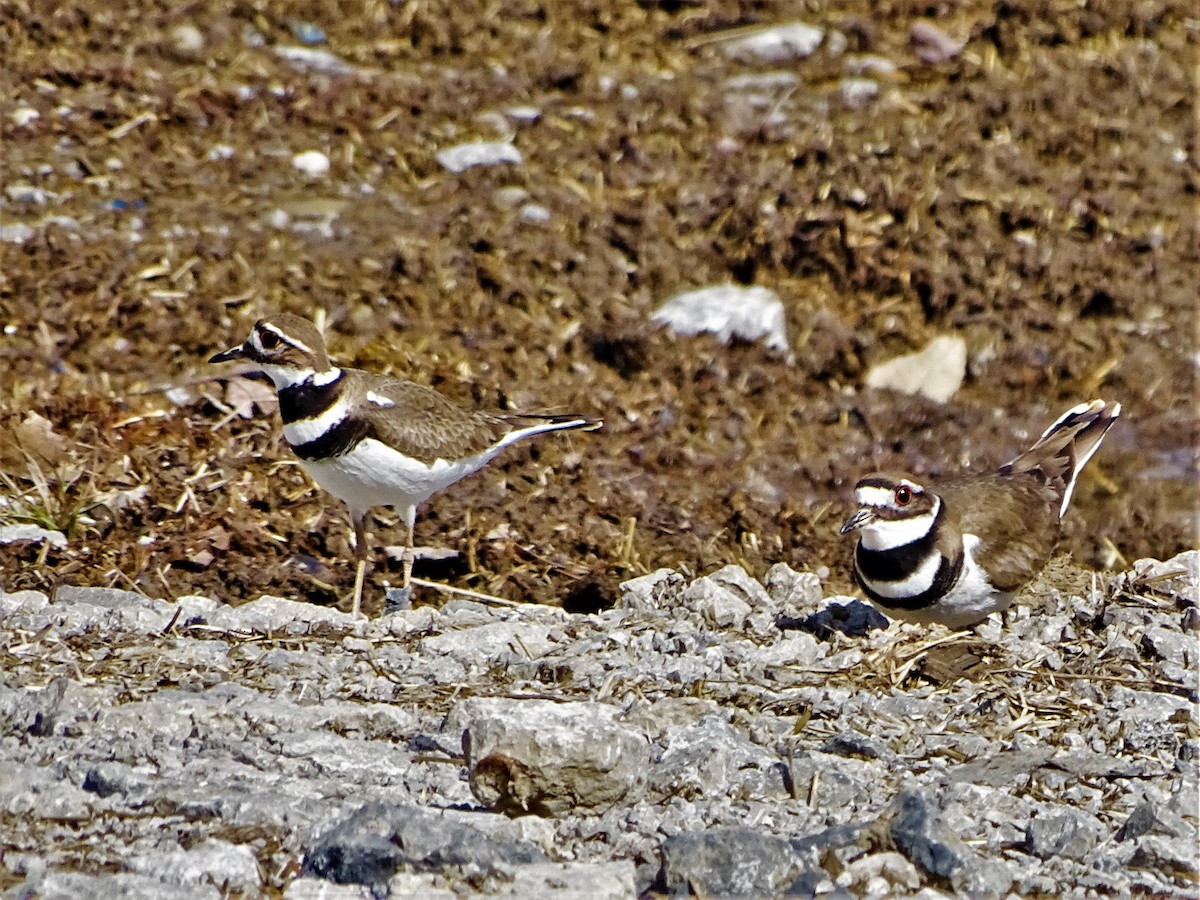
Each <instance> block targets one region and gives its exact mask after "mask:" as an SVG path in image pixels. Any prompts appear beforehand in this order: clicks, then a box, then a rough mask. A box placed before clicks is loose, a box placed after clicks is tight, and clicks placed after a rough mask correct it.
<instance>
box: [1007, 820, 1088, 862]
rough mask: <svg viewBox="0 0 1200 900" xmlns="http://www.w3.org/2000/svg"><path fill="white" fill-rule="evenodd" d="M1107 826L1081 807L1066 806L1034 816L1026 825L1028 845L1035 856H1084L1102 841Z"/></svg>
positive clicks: (1026, 841) (1081, 857)
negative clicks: (1053, 811) (1057, 810)
mask: <svg viewBox="0 0 1200 900" xmlns="http://www.w3.org/2000/svg"><path fill="white" fill-rule="evenodd" d="M1103 834H1104V826H1103V825H1101V824H1100V822H1099V821H1098V820H1097V819H1096V817H1095V816H1093V815H1090V814H1088V813H1086V812H1083V811H1082V810H1077V809H1063V810H1062V811H1061V812H1055V813H1051V814H1049V815H1041V816H1035V817H1034V818H1032V819H1030V820H1029V824H1028V825H1026V826H1025V847H1026V849H1027V850H1028V851H1029V852H1030V853H1032V854H1033V855H1034V856H1038V857H1041V858H1042V859H1050V858H1051V857H1056V856H1065V857H1067V858H1068V859H1084V858H1085V857H1086V856H1087V855H1088V854H1089V853H1091V852H1092V850H1093V848H1095V846H1096V845H1097V844H1098V843H1099V842H1100V839H1101V837H1102V836H1103Z"/></svg>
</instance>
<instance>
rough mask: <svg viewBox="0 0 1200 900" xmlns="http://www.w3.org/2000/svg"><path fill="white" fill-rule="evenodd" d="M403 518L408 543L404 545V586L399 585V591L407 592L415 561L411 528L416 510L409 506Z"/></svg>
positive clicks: (415, 516) (415, 520)
mask: <svg viewBox="0 0 1200 900" xmlns="http://www.w3.org/2000/svg"><path fill="white" fill-rule="evenodd" d="M404 518H405V523H406V524H407V525H408V541H407V542H406V543H405V545H404V584H403V585H401V590H406V591H407V590H409V587H410V582H411V581H412V570H413V563H414V562H415V561H416V559H417V553H416V550H415V549H414V548H413V526H414V525H416V523H417V508H416V507H415V506H410V507H409V508H408V509H407V510H405V511H404Z"/></svg>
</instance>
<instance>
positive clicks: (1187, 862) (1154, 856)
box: [1129, 834, 1200, 882]
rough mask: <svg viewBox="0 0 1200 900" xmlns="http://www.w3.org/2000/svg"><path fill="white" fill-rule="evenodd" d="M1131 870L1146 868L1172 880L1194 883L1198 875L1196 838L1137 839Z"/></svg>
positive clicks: (1154, 837) (1130, 863)
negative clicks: (1177, 879) (1184, 880)
mask: <svg viewBox="0 0 1200 900" xmlns="http://www.w3.org/2000/svg"><path fill="white" fill-rule="evenodd" d="M1129 865H1130V867H1132V868H1135V869H1139V868H1146V869H1152V870H1154V871H1157V872H1162V873H1164V874H1166V875H1168V876H1170V877H1173V878H1180V879H1186V880H1187V881H1191V882H1195V881H1196V876H1197V875H1200V859H1198V858H1197V853H1196V836H1195V834H1192V835H1191V836H1189V837H1186V838H1185V837H1166V836H1164V835H1157V834H1149V835H1146V836H1145V837H1141V838H1138V839H1137V843H1136V846H1135V848H1134V852H1133V855H1132V857H1131V858H1130V860H1129Z"/></svg>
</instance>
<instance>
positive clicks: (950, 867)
mask: <svg viewBox="0 0 1200 900" xmlns="http://www.w3.org/2000/svg"><path fill="white" fill-rule="evenodd" d="M883 821H885V822H886V833H887V836H888V838H889V840H890V842H891V844H892V845H893V846H894V847H895V848H896V850H898V851H899V852H900V853H902V854H903V855H904V856H905V857H906V858H907V859H908V860H909V861H910V862H911V863H913V864H914V865H915V866H917V868H919V869H921V870H922V871H924V872H925V873H926V874H927V875H930V876H932V877H933V878H934V879H936V880H938V881H940V882H943V883H948V884H949V885H950V886H951V887H953V888H954V890H956V891H959V892H962V893H966V894H970V895H971V896H978V897H1000V896H1003V895H1004V894H1005V893H1006V892H1007V891H1008V889H1009V888H1010V887H1011V886H1012V875H1011V874H1010V873H1009V872H1008V870H1007V867H1006V866H1005V865H1004V864H1003V863H1001V862H999V861H985V860H983V859H981V858H979V857H978V856H977V855H976V854H975V853H973V852H972V851H971V850H970V849H969V848H968V847H967V845H966V844H964V843H963V841H962V839H961V838H959V836H958V835H956V834H955V833H954V832H953V831H951V830H950V829H949V828H948V827H946V825H945V824H944V823H943V822H942V821H941V809H940V808H939V806H938V803H937V801H936V799H935V798H933V797H932V796H930V795H929V794H928V793H926V792H925V791H922V790H920V789H909V790H905V791H901V792H900V794H899V795H898V796H897V797H896V799H894V800H893V801H892V803H891V805H890V806H889V807H888V809H887V811H886V812H885V813H884V816H883Z"/></svg>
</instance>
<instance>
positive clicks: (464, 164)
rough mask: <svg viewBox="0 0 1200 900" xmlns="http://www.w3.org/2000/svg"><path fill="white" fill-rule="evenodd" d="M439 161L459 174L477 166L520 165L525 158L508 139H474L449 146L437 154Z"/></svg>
mask: <svg viewBox="0 0 1200 900" xmlns="http://www.w3.org/2000/svg"><path fill="white" fill-rule="evenodd" d="M437 161H438V164H439V165H441V167H442V168H444V169H448V170H449V171H451V172H454V173H455V174H456V175H457V174H458V173H459V172H465V171H466V170H467V169H471V168H474V167H475V166H498V165H501V164H503V163H512V164H513V165H520V164H521V163H522V162H523V161H524V159H523V157H522V156H521V151H520V150H518V149H517V148H516V147H515V146H513V145H512V144H510V143H508V141H474V142H472V143H469V144H456V145H455V146H453V147H447V148H446V149H445V150H442V151H441V152H439V153H438V154H437Z"/></svg>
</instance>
